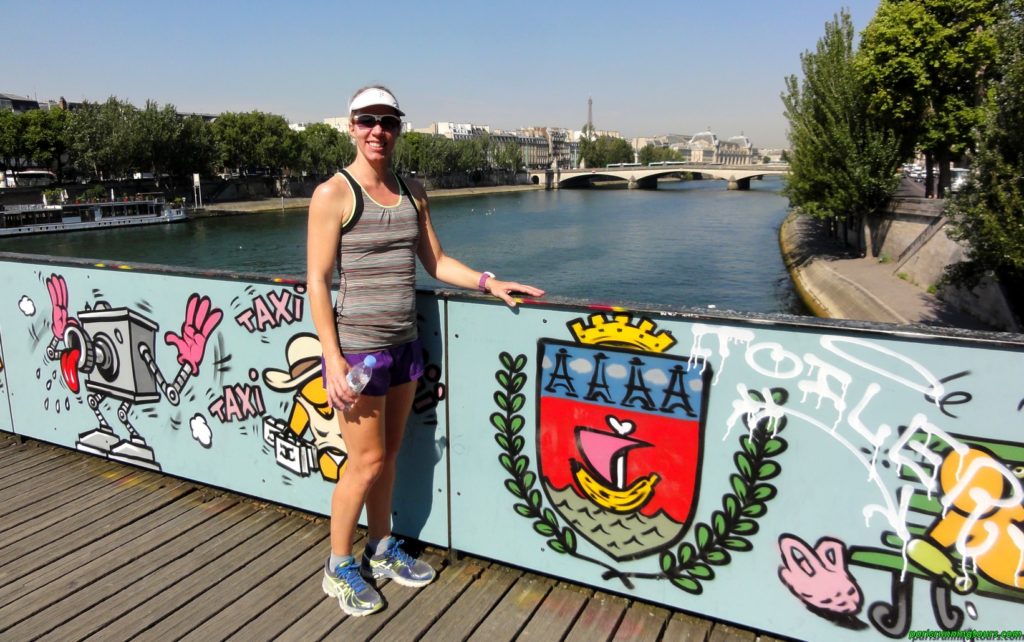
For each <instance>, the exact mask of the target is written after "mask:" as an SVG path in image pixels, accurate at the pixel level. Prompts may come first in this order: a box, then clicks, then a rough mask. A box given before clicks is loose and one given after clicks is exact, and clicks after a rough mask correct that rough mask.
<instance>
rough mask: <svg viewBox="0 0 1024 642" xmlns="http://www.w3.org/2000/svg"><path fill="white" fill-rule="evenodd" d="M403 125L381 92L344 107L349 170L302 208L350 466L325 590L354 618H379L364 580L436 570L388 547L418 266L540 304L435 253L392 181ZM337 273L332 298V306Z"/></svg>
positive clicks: (424, 218)
mask: <svg viewBox="0 0 1024 642" xmlns="http://www.w3.org/2000/svg"><path fill="white" fill-rule="evenodd" d="M404 115H405V114H404V113H403V112H402V110H400V109H399V108H398V100H397V99H396V98H395V96H394V94H392V93H391V91H389V90H388V89H387V88H385V87H383V86H379V85H378V86H371V87H364V88H362V89H360V90H359V91H357V92H356V93H355V95H353V97H352V101H351V103H350V104H349V134H350V135H351V137H352V140H353V142H354V143H355V147H356V158H355V161H353V163H352V164H351V165H349V166H348V167H347V168H345V170H343V171H342V172H339V173H337V174H335V175H334V176H332V177H331V178H330V179H328V180H327V181H325V182H324V183H322V184H321V185H319V186H318V187H317V189H316V191H315V192H314V193H313V198H312V200H311V201H310V204H309V227H308V238H307V245H306V261H307V265H306V269H307V273H306V276H307V282H308V287H309V301H310V308H311V310H312V315H313V324H314V325H315V326H316V331H317V334H318V335H319V337H320V343H321V346H322V348H323V362H322V368H323V380H324V387H325V388H326V390H327V398H328V401H329V402H330V404H331V407H332V408H334V409H335V411H336V412H335V416H336V417H337V418H338V429H339V430H340V432H341V437H342V439H343V440H344V442H345V448H346V450H347V455H348V459H347V461H346V463H345V467H344V472H343V474H342V475H341V477H340V478H339V480H338V482H337V485H336V486H335V488H334V492H333V494H332V496H331V557H330V559H329V560H328V561H327V564H326V568H325V569H324V579H323V588H324V591H325V592H326V593H327V594H328V595H330V596H332V597H337V598H338V602H339V603H340V604H341V608H342V610H344V611H345V612H346V613H348V614H349V615H353V616H361V615H367V614H369V613H373V612H374V611H376V610H378V609H380V608H381V607H382V606H383V603H382V602H381V598H380V595H379V594H378V593H377V591H376V590H375V589H374V587H373V586H371V585H369V584H367V583H366V582H365V581H364V578H366V579H370V578H377V579H380V578H390V579H392V580H394V581H395V582H397V583H399V584H402V585H405V586H424V585H426V584H429V583H430V582H431V581H432V580H433V579H434V569H433V568H431V567H430V566H429V565H428V564H426V563H424V562H421V561H419V560H416V559H413V558H412V557H410V556H409V555H408V554H407V553H406V552H405V551H404V550H402V548H401V544H402V542H401V541H400V540H396V539H395V538H394V537H392V536H391V500H392V490H393V488H394V481H395V462H396V458H397V456H398V450H399V447H400V446H401V443H402V435H403V433H404V430H405V423H406V420H407V419H408V417H409V413H410V411H411V409H412V401H413V396H414V394H415V391H416V380H417V379H418V378H419V377H420V376H421V375H422V373H423V357H422V348H421V347H420V343H419V340H418V338H417V334H416V308H415V288H414V286H415V280H416V272H415V267H416V265H415V257H416V256H419V258H420V261H421V262H422V263H423V267H424V268H425V269H426V271H427V272H428V273H429V274H430V275H431V276H432V277H434V278H435V279H438V280H439V281H443V282H445V283H448V284H451V285H454V286H458V287H463V288H478V289H479V290H480V291H482V292H487V293H490V294H493V295H494V296H497V297H498V298H500V299H502V300H503V301H505V302H506V303H507V304H508V305H509V306H513V307H514V306H515V304H516V303H515V300H514V299H513V298H512V296H511V295H512V293H514V292H520V293H524V294H527V295H529V296H534V297H539V296H543V295H544V291H543V290H540V289H538V288H535V287H531V286H528V285H522V284H520V283H515V282H509V281H500V280H498V279H497V278H495V276H494V274H492V273H490V272H477V271H476V270H473V269H471V268H469V267H467V266H466V265H463V264H462V263H460V262H459V261H457V260H455V259H454V258H452V257H450V256H448V255H446V254H445V253H444V250H443V249H441V243H440V242H439V241H438V239H437V236H436V235H435V233H434V228H433V225H432V224H431V222H430V207H429V204H428V203H427V196H426V192H425V190H424V189H423V187H422V186H421V185H420V184H419V183H418V182H416V181H413V180H410V181H408V182H405V181H403V180H402V179H400V178H399V177H398V175H397V174H395V173H394V171H392V169H391V156H392V153H393V151H394V148H395V142H396V141H397V140H398V136H399V134H400V133H401V126H402V121H401V118H402V116H404ZM335 268H337V270H338V275H339V279H340V287H339V292H338V299H337V303H336V305H334V306H332V304H331V279H332V273H333V271H334V270H335ZM370 354H372V355H374V357H375V358H376V363H377V365H376V367H375V368H374V371H373V377H372V378H371V379H370V381H369V383H368V384H367V385H366V387H365V388H364V389H363V391H362V394H356V393H354V392H353V391H352V390H351V389H350V387H349V385H348V381H347V378H346V377H347V375H348V372H349V369H350V368H351V367H352V366H354V365H355V364H358V363H362V361H363V359H364V357H365V356H367V355H370ZM364 505H365V507H366V516H367V522H368V524H367V526H368V528H367V544H366V548H365V550H364V551H363V556H362V560H361V562H357V561H356V560H355V559H354V558H353V556H352V539H353V537H354V535H355V528H356V522H357V520H358V519H359V514H360V512H361V511H362V509H363V507H364Z"/></svg>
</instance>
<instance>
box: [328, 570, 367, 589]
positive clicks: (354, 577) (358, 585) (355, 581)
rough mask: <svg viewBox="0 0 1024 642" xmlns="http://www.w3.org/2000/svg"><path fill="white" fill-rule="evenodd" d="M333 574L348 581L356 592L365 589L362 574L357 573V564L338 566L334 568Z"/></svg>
mask: <svg viewBox="0 0 1024 642" xmlns="http://www.w3.org/2000/svg"><path fill="white" fill-rule="evenodd" d="M335 574H336V575H337V576H338V578H339V579H341V580H344V581H345V582H346V583H348V585H349V586H350V587H352V590H353V591H355V592H356V594H359V593H362V592H363V591H365V590H366V582H364V581H363V576H362V575H360V574H359V565H358V564H347V565H345V566H339V567H338V568H337V570H335Z"/></svg>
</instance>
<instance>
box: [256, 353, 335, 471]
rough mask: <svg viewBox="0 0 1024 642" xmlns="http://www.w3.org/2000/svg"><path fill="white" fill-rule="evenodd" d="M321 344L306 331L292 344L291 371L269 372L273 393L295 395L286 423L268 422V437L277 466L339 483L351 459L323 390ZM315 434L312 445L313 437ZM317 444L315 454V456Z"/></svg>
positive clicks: (272, 419) (288, 355)
mask: <svg viewBox="0 0 1024 642" xmlns="http://www.w3.org/2000/svg"><path fill="white" fill-rule="evenodd" d="M322 354H323V351H322V350H321V347H320V340H319V339H317V337H316V335H314V334H308V333H301V334H297V335H295V336H293V337H292V338H291V339H289V340H288V346H287V347H286V348H285V356H286V359H287V362H288V369H287V370H277V369H274V368H267V369H266V370H264V371H263V381H264V382H266V384H267V386H269V387H270V388H271V389H272V390H276V391H278V392H288V393H294V403H293V404H292V410H291V414H290V416H289V417H288V421H287V423H285V422H284V421H283V420H281V419H278V418H276V417H266V418H264V420H263V439H264V440H265V441H266V442H267V444H268V445H270V446H272V447H273V448H274V452H275V454H276V456H277V463H278V464H280V465H281V466H283V467H284V468H287V469H288V470H291V471H292V472H295V473H297V474H299V475H302V476H308V475H309V474H310V473H311V471H313V470H317V469H319V470H320V474H321V476H323V478H324V479H326V480H327V481H332V482H333V481H337V480H338V477H339V476H340V475H341V472H342V470H343V469H344V467H345V460H346V459H347V458H348V455H347V454H346V453H347V450H346V448H345V442H344V441H343V440H342V438H341V433H340V432H339V431H338V422H337V420H336V419H335V418H334V409H333V408H331V406H330V404H329V403H328V401H327V391H326V390H325V389H324V380H323V363H322V361H321V355H322ZM307 432H310V433H311V434H312V445H311V444H310V440H309V438H308V437H306V438H303V436H304V435H305V434H306V433H307ZM314 446H315V455H314Z"/></svg>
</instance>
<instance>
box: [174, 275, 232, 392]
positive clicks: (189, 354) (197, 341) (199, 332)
mask: <svg viewBox="0 0 1024 642" xmlns="http://www.w3.org/2000/svg"><path fill="white" fill-rule="evenodd" d="M210 305H211V304H210V298H209V297H205V296H203V297H201V296H199V295H198V294H193V295H192V296H190V297H189V298H188V307H187V308H186V310H185V322H184V323H182V324H181V336H178V335H176V334H174V333H173V332H168V333H167V334H165V335H164V341H165V342H166V343H167V345H173V346H175V347H177V348H178V363H179V364H180V365H185V364H188V365H189V366H190V367H191V368H192V374H193V375H197V374H199V363H200V362H201V361H202V360H203V353H204V352H205V351H206V341H207V339H209V338H210V335H211V334H213V331H214V330H215V329H217V325H218V324H220V320H221V319H222V318H223V317H224V313H223V312H221V311H220V310H219V309H217V308H212V309H211V307H210Z"/></svg>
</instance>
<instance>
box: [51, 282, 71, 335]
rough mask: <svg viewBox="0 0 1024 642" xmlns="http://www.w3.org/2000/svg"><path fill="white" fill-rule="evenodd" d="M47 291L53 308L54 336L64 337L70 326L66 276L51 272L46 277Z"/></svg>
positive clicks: (52, 326) (52, 327)
mask: <svg viewBox="0 0 1024 642" xmlns="http://www.w3.org/2000/svg"><path fill="white" fill-rule="evenodd" d="M46 291H47V292H49V293H50V305H51V307H52V309H53V323H52V324H51V326H50V328H51V329H52V330H53V336H55V337H57V338H58V339H63V338H64V331H65V330H67V327H68V284H67V281H65V280H64V277H62V276H59V275H57V274H51V275H50V276H49V278H47V279H46Z"/></svg>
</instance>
